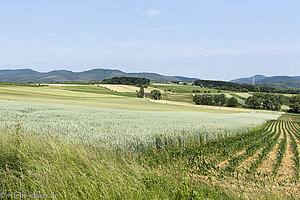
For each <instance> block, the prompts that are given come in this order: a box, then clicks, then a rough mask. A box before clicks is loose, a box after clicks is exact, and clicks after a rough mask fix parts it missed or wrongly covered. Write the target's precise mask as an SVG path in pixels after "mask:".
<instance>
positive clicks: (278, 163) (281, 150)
mask: <svg viewBox="0 0 300 200" xmlns="http://www.w3.org/2000/svg"><path fill="white" fill-rule="evenodd" d="M282 123H283V125H282V126H281V128H280V131H281V132H282V133H283V139H281V140H280V144H279V148H278V152H277V159H276V164H275V167H274V170H273V175H274V176H275V177H276V176H277V175H278V173H279V175H281V174H282V169H284V168H285V167H286V165H285V166H282V164H283V162H282V161H283V158H284V155H285V153H286V149H287V133H286V130H285V129H286V126H285V123H284V122H283V121H282ZM279 177H280V176H279Z"/></svg>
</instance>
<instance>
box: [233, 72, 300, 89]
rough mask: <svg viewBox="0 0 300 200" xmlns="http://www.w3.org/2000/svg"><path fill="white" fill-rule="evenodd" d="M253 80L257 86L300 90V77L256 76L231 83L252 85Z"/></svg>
mask: <svg viewBox="0 0 300 200" xmlns="http://www.w3.org/2000/svg"><path fill="white" fill-rule="evenodd" d="M253 78H254V80H255V84H261V85H268V86H276V87H283V88H294V89H299V88H300V76H269V77H267V76H264V75H255V76H252V77H247V78H238V79H234V80H231V81H230V82H234V83H241V84H252V81H253Z"/></svg>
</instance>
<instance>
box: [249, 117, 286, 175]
mask: <svg viewBox="0 0 300 200" xmlns="http://www.w3.org/2000/svg"><path fill="white" fill-rule="evenodd" d="M280 126H281V122H279V121H277V124H276V127H275V129H274V132H273V136H272V138H269V140H266V141H264V142H265V144H264V146H263V147H262V148H261V149H260V150H259V152H257V153H256V154H255V155H254V156H253V157H251V158H249V159H248V160H246V161H245V163H244V165H245V167H246V168H249V169H250V170H251V171H253V170H257V168H258V167H259V166H261V165H262V163H263V161H264V160H265V159H266V158H267V159H268V157H269V154H270V152H272V150H273V149H274V146H275V145H276V143H277V141H278V139H279V138H280V136H281V133H280V131H279V127H280Z"/></svg>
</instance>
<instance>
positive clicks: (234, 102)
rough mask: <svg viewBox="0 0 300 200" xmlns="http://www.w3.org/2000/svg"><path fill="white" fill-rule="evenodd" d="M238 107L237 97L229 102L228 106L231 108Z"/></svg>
mask: <svg viewBox="0 0 300 200" xmlns="http://www.w3.org/2000/svg"><path fill="white" fill-rule="evenodd" d="M237 105H238V101H237V99H236V98H235V97H231V98H230V99H229V100H228V104H227V106H229V107H237Z"/></svg>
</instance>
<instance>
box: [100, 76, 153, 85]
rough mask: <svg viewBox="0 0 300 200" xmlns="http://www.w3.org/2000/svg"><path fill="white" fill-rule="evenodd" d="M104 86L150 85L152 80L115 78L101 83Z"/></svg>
mask: <svg viewBox="0 0 300 200" xmlns="http://www.w3.org/2000/svg"><path fill="white" fill-rule="evenodd" d="M100 83H103V84H122V85H137V86H142V85H149V84H150V79H147V78H136V77H113V78H108V79H103V80H102V81H100Z"/></svg>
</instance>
